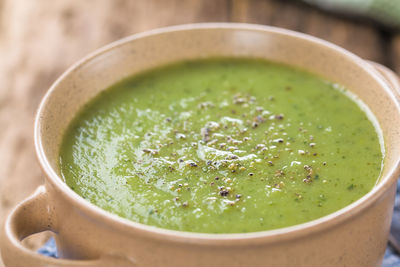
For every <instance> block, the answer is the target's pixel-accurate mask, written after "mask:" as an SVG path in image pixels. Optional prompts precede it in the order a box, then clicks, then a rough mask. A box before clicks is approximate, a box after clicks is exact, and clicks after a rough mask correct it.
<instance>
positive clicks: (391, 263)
mask: <svg viewBox="0 0 400 267" xmlns="http://www.w3.org/2000/svg"><path fill="white" fill-rule="evenodd" d="M392 234H393V235H395V236H396V238H397V240H400V180H399V181H398V182H397V195H396V202H395V207H394V213H393V220H392ZM38 252H39V253H40V254H43V255H46V256H49V257H54V258H57V249H56V242H55V241H54V239H53V238H50V239H49V241H47V242H46V244H44V246H43V247H41V248H40V249H39V250H38ZM382 267H400V255H399V254H397V253H396V252H395V251H394V250H393V249H392V248H391V247H390V245H388V247H387V249H386V252H385V257H384V259H383V264H382Z"/></svg>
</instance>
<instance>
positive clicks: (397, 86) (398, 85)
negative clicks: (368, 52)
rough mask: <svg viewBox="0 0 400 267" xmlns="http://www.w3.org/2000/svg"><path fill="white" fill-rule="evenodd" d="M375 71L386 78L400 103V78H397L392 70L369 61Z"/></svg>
mask: <svg viewBox="0 0 400 267" xmlns="http://www.w3.org/2000/svg"><path fill="white" fill-rule="evenodd" d="M368 63H370V64H371V65H372V66H373V67H374V68H375V70H377V71H378V72H379V74H381V76H382V77H383V78H384V80H385V81H386V82H387V83H388V84H389V86H390V87H391V88H392V91H393V93H394V94H395V96H396V98H397V100H398V101H399V102H400V79H399V76H397V74H396V73H394V72H393V71H392V70H391V69H389V68H387V67H385V66H383V65H381V64H379V63H376V62H373V61H368Z"/></svg>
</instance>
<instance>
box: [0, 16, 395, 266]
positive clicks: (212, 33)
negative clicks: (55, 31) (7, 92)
mask: <svg viewBox="0 0 400 267" xmlns="http://www.w3.org/2000/svg"><path fill="white" fill-rule="evenodd" d="M210 56H229V57H261V58H265V59H268V60H273V61H278V62H283V63H287V64H290V65H294V66H298V67H301V68H303V69H307V70H310V71H312V72H314V73H317V74H319V75H322V76H323V77H326V78H327V79H329V80H331V81H333V82H337V83H340V84H342V85H344V86H346V87H347V88H349V90H351V91H352V92H353V93H355V94H356V95H358V96H359V97H360V98H361V99H362V100H363V101H364V102H365V103H366V104H367V105H368V106H369V108H370V109H371V110H372V112H373V113H374V114H375V115H376V118H377V119H378V121H379V124H380V126H381V128H382V131H383V135H384V140H385V148H386V156H385V163H384V170H383V174H382V178H381V180H380V182H379V183H378V184H377V185H376V186H375V187H374V188H373V189H372V190H371V192H369V193H368V194H367V195H365V196H364V197H362V198H361V199H359V200H358V201H356V202H354V203H353V204H351V205H349V206H347V207H345V208H343V209H341V210H339V211H337V212H335V213H333V214H330V215H328V216H325V217H323V218H320V219H317V220H314V221H310V222H307V223H304V224H300V225H296V226H292V227H287V228H282V229H278V230H272V231H264V232H255V233H245V234H198V233H188V232H179V231H172V230H166V229H160V228H156V227H152V226H147V225H143V224H140V223H135V222H132V221H129V220H126V219H123V218H120V217H118V216H116V215H113V214H111V213H108V212H106V211H104V210H102V209H100V208H98V207H96V206H94V205H92V204H91V203H89V202H88V201H86V200H84V199H83V198H81V197H80V196H79V195H77V194H76V193H74V192H73V191H72V190H71V189H70V188H69V187H68V186H67V185H66V184H65V183H64V182H63V181H62V180H61V179H60V176H59V170H58V167H57V161H58V152H59V146H60V141H61V137H62V134H63V132H64V130H65V129H66V127H67V125H68V123H69V122H70V121H71V119H72V118H73V117H74V114H76V112H77V111H78V110H79V108H81V107H82V105H84V104H85V103H86V102H87V101H89V100H90V99H91V98H92V97H94V96H95V95H97V94H98V93H99V92H100V91H101V90H104V89H105V88H107V87H108V86H110V85H112V84H114V83H116V82H118V81H120V80H121V79H123V78H125V77H128V76H130V75H132V74H134V73H137V72H140V71H143V70H145V69H149V68H153V67H155V66H159V65H162V64H166V63H169V62H174V61H177V60H183V59H195V58H204V57H210ZM376 68H378V70H379V71H377V69H376ZM376 68H374V67H373V66H372V65H371V64H370V63H368V62H366V61H364V60H362V59H360V58H359V57H357V56H355V55H353V54H351V53H349V52H347V51H346V50H343V49H341V48H339V47H337V46H335V45H332V44H330V43H328V42H325V41H322V40H319V39H316V38H314V37H311V36H308V35H304V34H300V33H296V32H292V31H287V30H283V29H278V28H273V27H266V26H258V25H247V24H229V23H227V24H197V25H184V26H177V27H170V28H165V29H161V30H154V31H150V32H147V33H142V34H138V35H134V36H131V37H128V38H126V39H123V40H121V41H118V42H116V43H113V44H111V45H109V46H107V47H105V48H103V49H101V50H99V51H97V52H95V53H94V54H92V55H90V56H89V57H86V58H85V59H83V60H82V61H80V62H79V63H78V64H76V65H74V66H73V67H72V68H70V69H69V70H68V71H67V72H66V73H64V74H63V75H62V76H61V77H60V78H59V79H58V80H57V81H56V82H55V83H54V85H53V86H52V87H51V89H50V90H49V91H48V93H47V94H46V96H45V97H44V98H43V101H42V103H41V105H40V108H39V111H38V115H37V120H36V125H35V144H36V152H37V155H38V158H39V162H40V164H41V166H42V168H43V173H44V174H45V185H43V186H40V187H39V188H38V190H37V191H36V193H34V194H33V195H32V196H31V197H30V198H28V199H27V200H25V201H24V202H22V203H21V204H20V205H18V206H17V207H16V208H15V209H14V211H13V212H12V213H11V214H10V216H9V217H8V219H7V222H6V224H5V229H4V234H3V239H2V241H1V249H2V251H1V252H2V256H3V259H4V262H5V263H6V265H7V266H104V267H105V266H155V267H156V266H174V267H176V266H185V267H190V266H208V267H212V266H229V267H235V266H253V267H255V266H318V267H320V266H325V267H326V266H352V267H354V266H380V264H381V262H382V258H383V254H384V251H385V248H386V243H387V237H388V232H389V227H390V221H391V216H392V210H393V202H394V195H395V190H396V187H395V181H396V179H397V176H398V174H399V168H398V164H399V155H400V134H399V125H400V109H399V104H398V93H397V92H396V91H394V90H395V89H396V90H397V89H399V85H398V82H397V77H396V76H395V75H394V74H393V73H391V72H390V71H389V70H387V69H385V68H383V67H381V66H378V67H376ZM384 77H385V78H384ZM45 230H50V231H52V232H54V233H55V236H56V241H57V246H58V249H59V253H60V256H61V257H62V258H65V259H62V260H61V259H53V258H47V257H44V256H41V255H38V254H36V253H34V252H32V251H29V250H28V249H26V248H24V247H23V246H22V245H21V242H20V241H21V240H22V239H23V238H25V237H27V236H29V235H31V234H33V233H37V232H40V231H45Z"/></svg>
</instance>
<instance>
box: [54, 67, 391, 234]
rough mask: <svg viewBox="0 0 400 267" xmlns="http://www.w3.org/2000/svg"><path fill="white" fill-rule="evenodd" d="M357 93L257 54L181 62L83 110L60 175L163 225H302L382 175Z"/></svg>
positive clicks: (121, 210)
mask: <svg viewBox="0 0 400 267" xmlns="http://www.w3.org/2000/svg"><path fill="white" fill-rule="evenodd" d="M357 101H358V100H357ZM357 101H356V100H354V97H353V98H352V97H349V93H347V92H346V90H345V89H343V88H341V87H340V86H337V85H335V84H332V83H330V82H327V81H325V80H323V79H321V78H320V77H317V76H315V75H313V74H310V73H308V72H305V71H302V70H299V69H296V68H293V67H289V66H285V65H279V64H276V63H271V62H267V61H263V60H256V59H207V60H196V61H188V62H180V63H176V64H173V65H169V66H165V67H162V68H159V69H154V70H151V71H149V72H146V73H143V74H140V75H137V76H133V77H131V78H129V79H127V80H124V81H122V82H120V83H118V84H116V85H114V86H112V87H111V88H109V89H108V90H105V91H103V92H102V93H101V94H100V95H98V96H97V97H96V98H95V99H94V100H92V101H91V102H89V103H88V104H87V105H86V106H85V107H84V108H82V110H81V111H80V112H79V113H78V115H77V116H76V118H75V119H74V120H73V121H72V123H71V124H70V126H69V128H68V130H67V131H66V133H65V136H64V139H63V143H62V146H61V149H60V169H61V174H62V177H63V178H64V179H65V182H66V183H67V184H68V185H69V186H70V187H71V188H72V189H73V190H74V191H75V192H76V193H78V194H79V195H81V196H82V197H83V198H85V199H87V200H88V201H90V202H92V203H93V204H95V205H97V206H99V207H101V208H103V209H105V210H107V211H110V212H112V213H115V214H117V215H119V216H121V217H125V218H128V219H130V220H133V221H136V222H140V223H144V224H148V225H153V226H158V227H162V228H168V229H174V230H182V231H191V232H204V233H243V232H255V231H262V230H269V229H275V228H280V227H285V226H290V225H294V224H299V223H303V222H307V221H310V220H313V219H316V218H319V217H321V216H324V215H327V214H329V213H332V212H334V211H336V210H338V209H340V208H343V207H345V206H346V205H348V204H350V203H352V202H353V201H355V200H357V199H358V198H360V197H361V196H363V195H364V194H366V193H367V192H368V191H370V190H371V188H372V187H373V186H374V185H375V184H376V182H377V180H378V178H379V175H380V171H381V167H382V159H383V153H382V150H381V145H380V141H379V136H378V134H377V131H376V129H375V127H374V126H373V124H372V122H371V120H370V119H369V118H368V116H367V115H366V113H365V112H364V111H363V110H362V109H361V108H360V105H358V104H357Z"/></svg>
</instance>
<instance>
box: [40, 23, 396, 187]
mask: <svg viewBox="0 0 400 267" xmlns="http://www.w3.org/2000/svg"><path fill="white" fill-rule="evenodd" d="M216 56H217V57H221V56H223V57H257V58H265V59H267V60H272V61H277V62H281V63H286V64H289V65H294V66H297V67H300V68H303V69H306V70H309V71H311V72H313V73H316V74H318V75H321V76H322V77H325V78H326V79H328V80H330V81H332V82H336V83H339V84H341V85H343V86H345V87H346V88H347V89H349V90H350V91H351V92H353V93H354V94H355V95H357V96H358V97H359V98H360V99H361V100H362V101H363V102H364V103H365V104H367V106H368V107H369V109H370V110H371V111H372V112H373V114H375V117H376V119H377V120H378V122H379V124H380V126H381V129H382V131H383V136H384V143H385V150H386V152H385V153H386V155H385V161H384V170H383V173H382V177H383V178H382V179H381V181H380V182H384V181H385V180H388V179H390V177H388V175H387V174H388V173H391V172H392V171H393V170H394V168H396V167H397V166H396V165H397V162H398V157H399V156H398V155H400V140H399V130H398V127H397V125H400V116H399V108H398V104H397V102H396V101H395V98H394V97H393V94H392V93H391V91H390V89H389V87H388V86H387V85H386V84H385V83H384V81H383V80H382V79H381V78H380V76H379V75H377V73H376V71H375V70H374V69H373V68H372V67H370V66H368V65H367V64H366V63H365V62H364V61H363V60H361V59H360V58H358V57H356V56H354V55H352V54H351V53H349V52H346V51H345V50H343V49H340V48H338V47H336V46H334V45H331V44H329V43H327V42H324V41H321V40H319V39H316V38H312V37H309V36H305V35H303V34H299V33H294V32H291V31H286V30H281V29H276V28H272V27H265V26H256V25H243V24H200V25H187V26H180V27H171V28H167V29H164V30H155V31H152V32H150V33H145V34H139V35H135V36H133V37H128V38H126V39H124V40H122V41H119V42H116V43H114V44H111V45H109V46H108V47H106V48H104V49H102V50H101V51H99V52H96V53H95V54H93V55H91V56H89V57H87V58H86V59H84V60H82V61H81V62H80V63H78V64H77V65H75V66H73V67H72V68H71V69H70V70H69V71H67V72H66V73H65V74H64V75H63V76H62V77H61V78H60V79H59V80H58V81H57V82H56V83H55V84H54V85H53V87H52V88H51V90H50V91H49V93H48V95H47V97H46V99H45V100H44V101H43V103H42V105H41V108H40V110H39V114H38V123H37V125H36V127H37V129H36V134H37V142H38V143H39V149H43V155H44V157H45V158H46V159H47V160H48V163H49V164H50V166H51V167H52V169H53V170H54V171H55V172H56V173H57V174H59V169H58V154H59V147H60V143H61V140H62V134H63V132H64V131H65V129H66V127H67V126H68V124H69V122H70V121H71V119H72V118H73V117H74V115H75V113H76V112H77V111H78V110H79V109H80V108H81V107H82V105H84V104H85V103H86V102H87V101H89V100H90V99H91V98H92V97H93V96H95V95H96V94H98V93H99V92H100V91H101V90H104V89H106V88H107V87H109V86H110V85H112V84H114V83H116V82H118V81H120V80H121V79H124V78H126V77H128V76H130V75H133V74H135V73H138V72H141V71H143V70H146V69H149V68H153V67H156V66H159V65H163V64H167V63H170V62H174V61H179V60H186V59H196V58H206V57H216ZM39 157H40V156H39ZM40 160H41V161H43V160H44V158H41V159H40ZM42 164H43V162H42Z"/></svg>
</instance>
